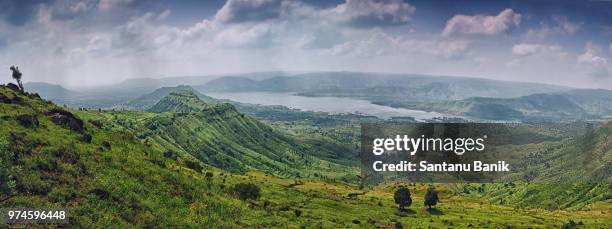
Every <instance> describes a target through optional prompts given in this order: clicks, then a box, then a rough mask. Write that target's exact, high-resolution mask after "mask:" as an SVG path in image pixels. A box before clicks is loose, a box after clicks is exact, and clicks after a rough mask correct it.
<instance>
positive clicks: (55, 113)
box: [45, 108, 85, 132]
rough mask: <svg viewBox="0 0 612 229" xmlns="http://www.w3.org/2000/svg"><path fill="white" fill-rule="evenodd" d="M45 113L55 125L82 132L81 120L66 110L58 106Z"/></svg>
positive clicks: (83, 128)
mask: <svg viewBox="0 0 612 229" xmlns="http://www.w3.org/2000/svg"><path fill="white" fill-rule="evenodd" d="M45 115H46V116H48V117H49V118H51V122H53V123H55V124H56V125H59V126H62V127H64V128H68V129H71V130H73V131H77V132H83V130H85V127H84V126H83V120H81V119H79V118H77V117H76V116H74V115H73V114H72V113H70V112H68V111H65V110H62V109H59V108H54V109H51V110H49V111H47V112H46V113H45Z"/></svg>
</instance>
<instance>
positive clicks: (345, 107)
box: [205, 92, 449, 120]
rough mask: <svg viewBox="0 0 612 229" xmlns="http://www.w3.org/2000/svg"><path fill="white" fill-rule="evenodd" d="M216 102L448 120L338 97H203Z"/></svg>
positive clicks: (240, 94) (244, 94) (254, 94)
mask: <svg viewBox="0 0 612 229" xmlns="http://www.w3.org/2000/svg"><path fill="white" fill-rule="evenodd" d="M205 94H206V95H208V96H210V97H213V98H217V99H229V100H232V101H236V102H241V103H250V104H259V105H281V106H286V107H289V108H294V109H299V110H304V111H322V112H327V113H332V114H341V113H344V114H346V113H353V114H362V115H371V116H376V117H378V118H382V119H389V118H391V117H413V118H415V119H417V120H424V119H431V118H434V117H449V115H444V114H441V113H436V112H426V111H419V110H410V109H404V108H393V107H388V106H381V105H376V104H372V103H371V102H370V101H367V100H360V99H352V98H340V97H305V96H298V95H294V94H293V93H271V92H231V93H225V92H224V93H205Z"/></svg>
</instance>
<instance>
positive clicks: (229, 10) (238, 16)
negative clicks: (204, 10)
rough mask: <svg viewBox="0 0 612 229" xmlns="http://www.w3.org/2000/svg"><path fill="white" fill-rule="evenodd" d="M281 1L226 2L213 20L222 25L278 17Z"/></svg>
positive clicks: (250, 0) (232, 0)
mask: <svg viewBox="0 0 612 229" xmlns="http://www.w3.org/2000/svg"><path fill="white" fill-rule="evenodd" d="M280 6H281V0H228V1H227V2H226V3H225V5H223V7H222V8H221V9H220V10H219V11H217V14H216V15H215V20H218V21H220V22H224V23H241V22H250V21H263V20H268V19H273V18H278V17H279V16H280V9H281V8H280Z"/></svg>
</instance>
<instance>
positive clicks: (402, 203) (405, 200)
mask: <svg viewBox="0 0 612 229" xmlns="http://www.w3.org/2000/svg"><path fill="white" fill-rule="evenodd" d="M393 199H395V203H396V204H397V205H399V209H400V211H403V210H404V208H405V207H407V206H410V204H412V198H411V197H410V190H408V188H406V187H405V186H401V187H400V188H399V189H397V190H395V194H394V195H393Z"/></svg>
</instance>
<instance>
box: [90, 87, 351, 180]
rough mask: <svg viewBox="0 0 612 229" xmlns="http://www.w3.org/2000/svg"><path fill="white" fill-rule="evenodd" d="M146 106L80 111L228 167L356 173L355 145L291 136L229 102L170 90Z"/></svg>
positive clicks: (284, 173)
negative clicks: (213, 101)
mask: <svg viewBox="0 0 612 229" xmlns="http://www.w3.org/2000/svg"><path fill="white" fill-rule="evenodd" d="M149 111H150V112H153V113H150V112H116V113H112V114H99V113H94V112H83V114H84V115H85V116H91V117H88V118H92V119H101V120H104V121H105V122H108V123H113V124H115V125H117V127H118V128H120V129H125V130H128V131H131V132H133V133H135V134H136V135H137V136H138V137H139V138H140V139H142V140H144V141H146V142H149V143H150V144H151V145H153V146H155V147H156V148H158V149H160V150H162V151H167V152H172V153H179V154H180V153H184V154H189V155H193V156H194V157H196V158H198V159H200V160H201V161H203V162H204V163H207V164H210V165H213V166H215V167H217V168H220V169H223V170H227V171H232V172H246V171H249V170H251V169H257V170H261V171H267V172H269V173H272V174H275V175H277V176H280V177H310V176H318V177H322V178H329V179H338V178H343V177H344V178H343V179H346V180H347V181H348V179H350V180H353V179H354V175H353V174H356V171H355V168H354V167H353V166H355V165H354V164H355V163H356V159H357V157H356V152H355V150H354V149H352V148H349V147H348V146H346V145H344V144H342V143H339V142H337V141H333V140H331V139H318V140H314V141H311V140H312V139H303V140H298V139H295V138H292V137H290V136H288V135H286V134H284V133H282V132H279V131H278V130H274V129H273V128H271V127H270V126H267V125H266V124H263V123H261V122H259V121H257V120H256V119H254V118H252V117H250V116H247V115H244V114H241V113H240V112H238V111H237V110H236V108H235V107H234V106H232V105H231V104H227V103H217V104H211V103H206V102H204V101H202V100H200V99H199V97H198V95H196V93H194V92H193V91H191V90H179V91H174V92H171V93H169V94H168V96H166V97H164V98H163V99H161V100H160V101H159V102H158V103H157V104H155V105H154V106H153V107H151V108H150V109H149ZM307 140H308V141H307Z"/></svg>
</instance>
